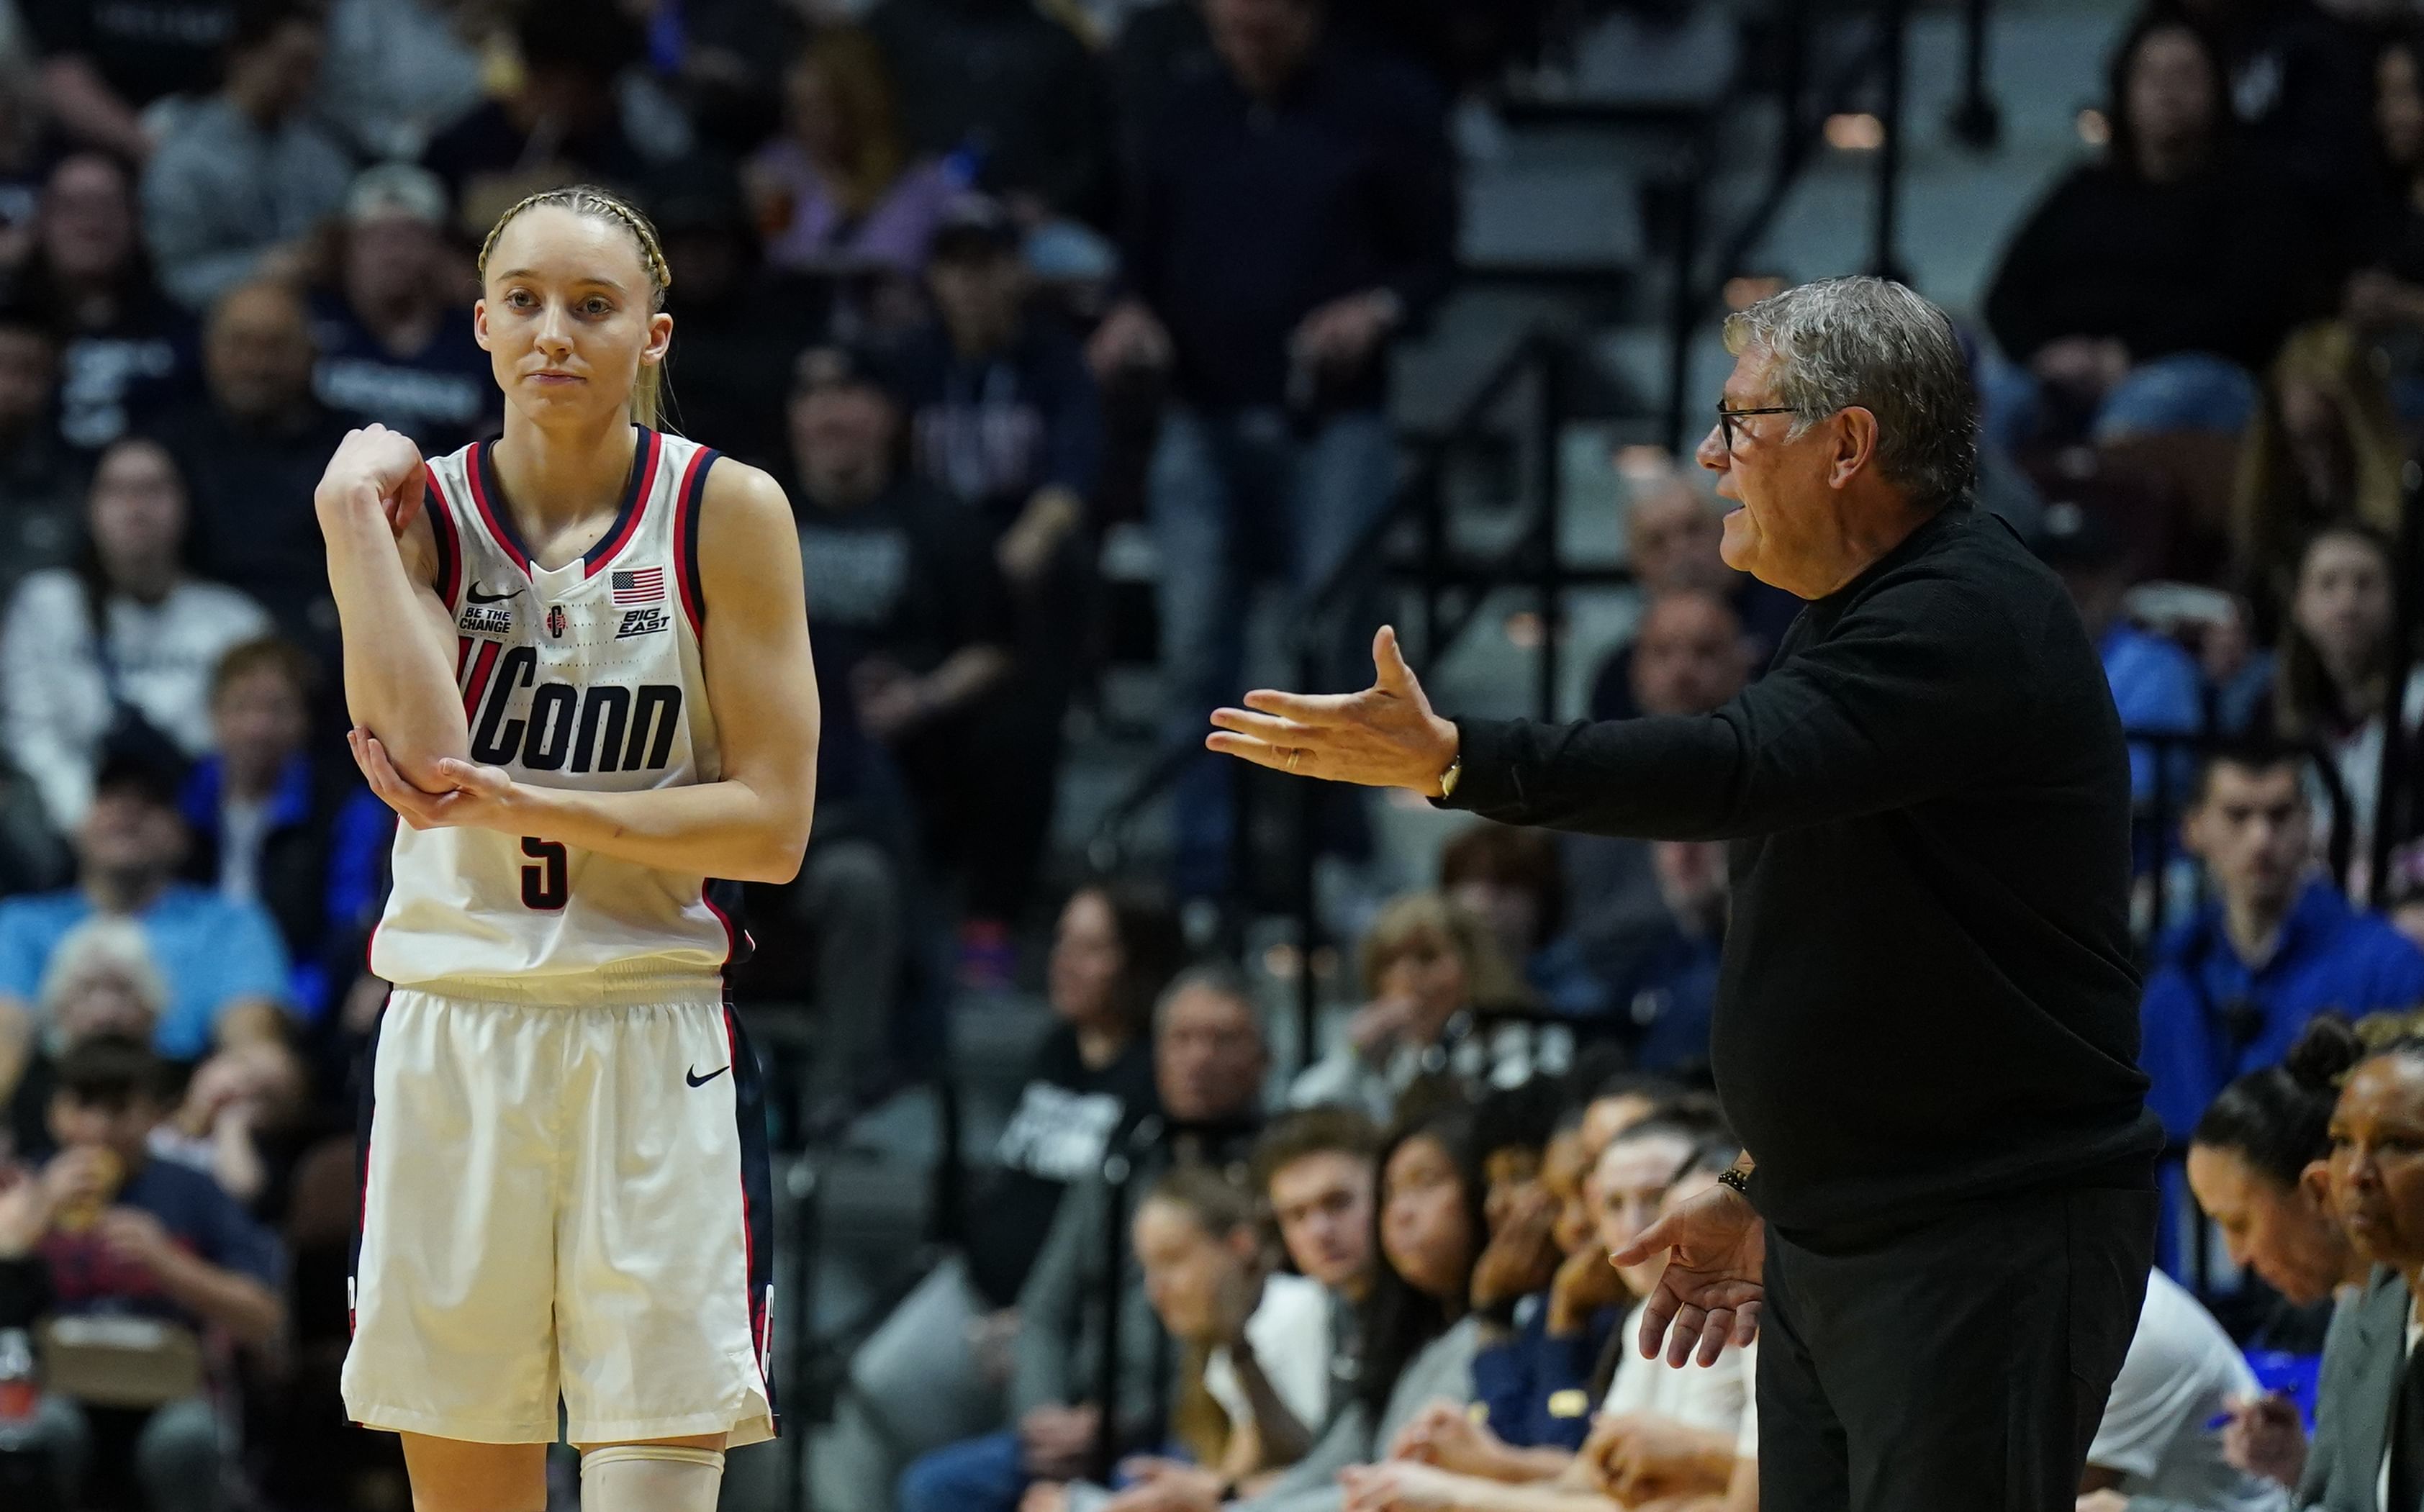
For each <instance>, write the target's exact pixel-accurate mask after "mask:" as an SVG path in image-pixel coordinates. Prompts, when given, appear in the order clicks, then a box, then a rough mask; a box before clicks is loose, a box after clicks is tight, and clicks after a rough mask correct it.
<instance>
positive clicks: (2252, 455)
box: [2230, 321, 2407, 598]
mask: <svg viewBox="0 0 2424 1512" xmlns="http://www.w3.org/2000/svg"><path fill="white" fill-rule="evenodd" d="M2406 464H2407V439H2406V438H2405V437H2404V436H2403V435H2402V434H2400V424H2399V417H2398V416H2397V414H2395V413H2394V412H2393V411H2392V408H2391V399H2390V389H2389V385H2388V384H2387V382H2386V381H2385V380H2384V375H2383V374H2382V373H2381V371H2380V369H2379V365H2378V362H2377V359H2376V358H2375V356H2374V353H2373V350H2372V349H2371V348H2370V347H2368V345H2366V344H2365V343H2364V342H2362V341H2360V340H2359V339H2358V337H2357V333H2356V331H2355V330H2354V328H2353V327H2352V326H2347V325H2344V324H2342V323H2340V322H2337V321H2325V322H2320V323H2318V324H2315V325H2312V326H2300V327H2299V328H2298V329H2297V331H2295V332H2294V333H2292V334H2291V336H2290V337H2289V339H2288V341H2287V342H2283V343H2282V346H2281V355H2280V356H2279V357H2277V358H2273V361H2272V373H2271V374H2270V375H2269V376H2268V377H2267V378H2266V380H2265V384H2264V399H2263V403H2262V404H2261V405H2260V406H2258V407H2257V411H2256V420H2255V422H2254V423H2253V424H2252V425H2250V426H2249V427H2248V431H2247V441H2246V444H2245V445H2244V446H2243V447H2242V448H2241V451H2240V454H2239V478H2238V481H2237V483H2236V484H2235V485H2234V486H2233V487H2232V490H2231V501H2230V548H2231V562H2232V565H2233V567H2234V568H2235V570H2236V571H2237V572H2238V573H2239V575H2240V577H2241V581H2244V582H2245V583H2246V584H2247V585H2248V586H2249V587H2250V588H2251V589H2254V590H2257V591H2259V592H2264V593H2266V594H2268V595H2269V596H2271V597H2275V598H2287V597H2288V596H2289V593H2290V592H2291V591H2292V588H2293V584H2291V583H2290V581H2288V576H2289V575H2288V571H2287V570H2286V569H2287V568H2288V567H2289V566H2290V565H2292V564H2293V563H2295V562H2296V561H2297V558H2298V549H2299V547H2300V546H2301V545H2302V544H2303V543H2304V542H2305V541H2306V540H2308V539H2310V538H2311V537H2312V536H2313V535H2314V534H2315V533H2316V532H2317V531H2319V530H2321V529H2323V528H2324V527H2326V526H2329V525H2334V524H2337V523H2339V522H2340V521H2343V520H2356V521H2359V522H2361V523H2363V524H2365V525H2367V526H2368V527H2370V528H2371V529H2373V530H2376V531H2380V532H2382V533H2384V534H2390V533H2395V532H2397V531H2398V529H2399V512H2400V498H2401V495H2400V486H2401V485H2400V471H2401V470H2403V469H2404V468H2405V467H2406Z"/></svg>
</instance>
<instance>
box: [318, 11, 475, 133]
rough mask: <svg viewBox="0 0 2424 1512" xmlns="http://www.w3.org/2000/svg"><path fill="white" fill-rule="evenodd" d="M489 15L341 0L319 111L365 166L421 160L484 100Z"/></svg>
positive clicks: (331, 15) (332, 23)
mask: <svg viewBox="0 0 2424 1512" xmlns="http://www.w3.org/2000/svg"><path fill="white" fill-rule="evenodd" d="M484 17H485V12H484V11H483V10H481V9H477V8H474V9H470V10H466V9H463V8H457V7H453V6H449V5H445V4H443V3H441V0H335V3H334V4H332V5H330V6H329V8H328V56H327V58H326V60H324V61H323V62H322V63H321V65H320V94H319V99H318V100H317V101H315V102H314V108H315V109H316V110H317V112H318V113H319V114H320V115H321V116H322V117H324V118H325V119H327V121H328V122H329V123H330V124H331V125H333V126H335V127H337V128H338V129H339V130H341V131H343V133H344V135H345V140H346V144H347V145H348V146H349V147H351V148H352V150H353V152H354V155H355V156H356V157H358V158H359V159H361V160H362V161H364V162H369V163H380V162H404V163H409V162H411V161H413V160H414V159H416V158H418V157H420V156H421V154H422V151H423V150H424V149H425V148H427V147H428V145H429V139H430V137H431V136H433V135H436V134H437V132H438V130H439V128H440V127H442V126H444V125H446V124H447V123H448V122H449V121H452V120H454V119H456V118H457V117H459V116H461V115H462V114H463V112H465V111H467V110H469V109H470V108H471V107H472V106H474V105H476V104H478V103H480V95H481V92H482V91H481V82H482V81H481V67H480V65H481V58H480V54H479V50H478V46H477V44H478V43H479V42H480V41H481V40H482V39H481V38H479V37H477V36H475V35H472V31H471V28H472V27H473V26H474V25H476V24H478V23H480V22H481V21H482V20H483V19H484Z"/></svg>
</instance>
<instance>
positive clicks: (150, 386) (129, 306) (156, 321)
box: [25, 279, 201, 452]
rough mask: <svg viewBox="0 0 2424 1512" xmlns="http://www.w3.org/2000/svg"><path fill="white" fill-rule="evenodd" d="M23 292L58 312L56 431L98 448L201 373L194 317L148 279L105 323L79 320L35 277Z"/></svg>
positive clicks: (181, 393) (178, 396) (188, 389)
mask: <svg viewBox="0 0 2424 1512" xmlns="http://www.w3.org/2000/svg"><path fill="white" fill-rule="evenodd" d="M25 297H27V298H29V299H31V300H33V301H35V302H36V306H37V308H49V309H52V310H56V311H58V313H59V316H60V329H59V436H60V438H61V439H63V440H65V441H66V442H67V443H68V444H69V445H70V446H72V447H75V448H78V449H80V450H84V451H88V452H97V451H99V450H100V449H101V448H103V447H104V446H107V445H108V444H109V443H110V442H112V441H114V440H116V439H118V438H120V436H123V435H125V434H126V432H127V431H129V430H130V429H140V428H142V426H143V424H144V423H145V422H147V421H149V420H150V419H151V417H153V416H154V415H156V414H158V413H159V412H160V411H161V410H163V409H166V408H167V407H169V406H172V405H174V404H176V403H177V402H179V401H181V400H183V399H184V398H186V397H188V396H189V395H191V394H192V393H193V392H194V391H195V390H197V388H199V376H200V373H201V348H200V340H199V332H198V331H197V330H196V329H195V326H194V319H193V317H192V316H191V315H188V314H186V313H185V311H184V310H181V309H179V308H178V307H177V306H176V305H175V304H174V303H172V302H170V300H169V298H168V296H167V294H162V293H160V292H159V291H158V290H157V289H154V288H152V287H151V286H150V285H149V284H148V283H147V284H143V285H139V286H137V287H136V288H135V289H134V290H132V291H130V292H129V293H128V294H126V295H125V297H124V299H123V301H122V302H121V305H120V309H119V310H118V314H117V318H116V319H114V320H112V321H111V322H110V323H109V324H108V325H106V326H78V325H75V324H74V323H72V321H70V320H69V319H68V318H67V310H66V309H65V301H64V300H63V299H62V298H61V296H60V295H59V294H57V293H56V291H54V290H51V289H49V288H46V287H45V286H44V285H43V284H42V282H41V280H40V279H29V280H27V287H26V290H25Z"/></svg>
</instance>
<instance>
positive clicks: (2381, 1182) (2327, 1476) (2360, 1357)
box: [2230, 1026, 2424, 1508]
mask: <svg viewBox="0 0 2424 1512" xmlns="http://www.w3.org/2000/svg"><path fill="white" fill-rule="evenodd" d="M2319 1027H2320V1026H2319ZM2336 1039H2337V1043H2336V1049H2335V1051H2334V1052H2333V1054H2332V1057H2331V1060H2332V1061H2333V1063H2334V1065H2335V1070H2334V1071H2333V1073H2332V1074H2334V1075H2336V1076H2339V1077H2343V1078H2344V1079H2342V1080H2341V1083H2340V1090H2339V1095H2338V1098H2337V1100H2336V1104H2335V1106H2334V1107H2333V1111H2332V1119H2331V1138H2332V1153H2331V1157H2330V1162H2329V1180H2330V1186H2331V1194H2332V1203H2333V1207H2334V1209H2335V1210H2336V1212H2337V1213H2338V1214H2339V1217H2340V1221H2341V1223H2342V1224H2343V1225H2344V1226H2345V1227H2346V1228H2347V1230H2348V1233H2349V1237H2350V1239H2351V1240H2352V1243H2353V1244H2354V1245H2355V1247H2356V1249H2357V1250H2358V1251H2359V1252H2360V1253H2362V1254H2363V1255H2364V1256H2365V1257H2366V1258H2367V1259H2368V1260H2369V1261H2370V1262H2371V1263H2372V1265H2373V1267H2374V1268H2373V1272H2372V1275H2371V1277H2370V1279H2369V1280H2368V1281H2367V1283H2366V1286H2365V1289H2364V1291H2363V1292H2362V1293H2360V1294H2358V1295H2356V1296H2353V1297H2350V1298H2349V1299H2348V1300H2347V1301H2346V1302H2344V1303H2343V1304H2342V1305H2341V1306H2340V1308H2339V1309H2338V1311H2337V1312H2336V1313H2334V1314H2333V1317H2332V1326H2331V1335H2330V1338H2329V1339H2328V1341H2327V1342H2326V1343H2325V1344H2324V1345H2323V1365H2322V1382H2321V1387H2320V1392H2319V1393H2318V1395H2317V1399H2316V1404H2315V1425H2316V1428H2315V1436H2314V1440H2313V1442H2312V1443H2311V1444H2310V1443H2309V1442H2308V1441H2307V1440H2306V1435H2305V1433H2304V1428H2303V1426H2302V1425H2301V1424H2300V1421H2299V1416H2298V1409H2297V1408H2296V1407H2295V1406H2294V1405H2293V1404H2291V1403H2289V1402H2288V1401H2286V1400H2284V1399H2281V1398H2278V1397H2267V1398H2263V1399H2261V1400H2260V1401H2258V1402H2256V1403H2252V1404H2246V1405H2243V1406H2242V1407H2241V1408H2240V1409H2238V1410H2237V1411H2235V1412H2234V1413H2233V1416H2234V1418H2235V1419H2236V1420H2237V1421H2236V1422H2234V1423H2233V1424H2231V1428H2230V1432H2231V1435H2232V1437H2233V1438H2234V1439H2235V1440H2237V1442H2236V1445H2235V1447H2236V1449H2237V1451H2238V1452H2237V1453H2236V1454H2235V1455H2234V1456H2233V1457H2234V1459H2236V1461H2237V1462H2238V1463H2239V1464H2240V1466H2241V1468H2242V1469H2246V1470H2249V1471H2252V1472H2256V1473H2258V1474H2262V1475H2265V1476H2268V1477H2269V1478H2271V1479H2272V1480H2276V1481H2279V1482H2280V1483H2282V1484H2283V1485H2286V1486H2292V1487H2294V1488H2295V1490H2294V1491H2293V1492H2292V1501H2293V1504H2295V1505H2297V1506H2300V1507H2314V1508H2324V1507H2336V1506H2384V1507H2391V1506H2405V1505H2407V1504H2409V1503H2410V1502H2424V1464H2418V1463H2417V1462H2416V1460H2417V1456H2416V1454H2415V1453H2414V1449H2415V1444H2414V1442H2413V1437H2412V1435H2410V1434H2408V1433H2405V1432H2401V1431H2400V1430H2399V1421H2400V1415H2399V1407H2400V1397H2401V1396H2402V1395H2403V1394H2404V1393H2403V1391H2402V1388H2401V1385H2400V1383H2401V1380H2402V1379H2403V1377H2404V1376H2405V1374H2406V1369H2407V1361H2408V1357H2409V1355H2410V1354H2411V1352H2412V1351H2411V1350H2410V1347H2409V1345H2408V1343H2407V1334H2408V1331H2409V1329H2411V1328H2413V1327H2414V1324H2415V1318H2414V1302H2413V1298H2414V1297H2416V1296H2418V1295H2424V1294H2419V1293H2418V1291H2417V1289H2416V1286H2417V1281H2418V1279H2419V1274H2424V1241H2419V1240H2418V1239H2417V1238H2416V1235H2418V1234H2424V1202H2419V1201H2418V1193H2417V1190H2416V1186H2415V1185H2414V1184H2413V1183H2412V1182H2410V1181H2409V1180H2407V1179H2406V1176H2407V1170H2406V1162H2407V1160H2408V1159H2409V1158H2410V1157H2409V1156H2408V1155H2407V1154H2406V1143H2407V1138H2408V1131H2410V1130H2412V1129H2414V1128H2415V1127H2416V1125H2417V1124H2418V1123H2419V1122H2424V1041H2417V1040H2416V1039H2413V1038H2403V1039H2400V1040H2398V1041H2395V1042H2392V1043H2391V1044H2389V1045H2386V1046H2384V1047H2382V1048H2380V1049H2377V1050H2374V1051H2372V1052H2371V1053H2369V1054H2368V1052H2367V1050H2366V1048H2365V1046H2364V1045H2363V1043H2362V1042H2359V1041H2358V1040H2357V1039H2356V1037H2355V1036H2354V1035H2352V1034H2350V1033H2347V1032H2346V1031H2345V1030H2344V1029H2343V1030H2342V1031H2340V1032H2339V1033H2338V1035H2337V1036H2336ZM2317 1069H2318V1070H2321V1069H2322V1059H2321V1058H2320V1057H2319V1058H2318V1062H2317Z"/></svg>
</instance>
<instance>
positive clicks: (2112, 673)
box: [2035, 503, 2206, 807]
mask: <svg viewBox="0 0 2424 1512" xmlns="http://www.w3.org/2000/svg"><path fill="white" fill-rule="evenodd" d="M2035 545H2036V553H2037V556H2038V557H2039V559H2040V560H2042V561H2043V562H2044V563H2045V564H2046V565H2048V566H2049V567H2051V568H2053V569H2054V571H2055V572H2057V573H2058V574H2060V575H2061V577H2062V585H2063V586H2064V587H2065V588H2066V589H2068V590H2069V592H2070V597H2071V602H2073V603H2075V604H2077V605H2078V606H2079V616H2080V618H2081V619H2083V620H2085V621H2086V622H2087V633H2088V634H2089V635H2090V636H2092V637H2093V638H2094V639H2095V641H2096V650H2097V656H2098V657H2099V658H2101V659H2102V661H2103V662H2104V680H2105V681H2106V682H2108V683H2110V684H2111V685H2112V688H2113V705H2114V707H2115V708H2118V709H2119V710H2120V711H2121V727H2122V728H2123V729H2125V730H2128V731H2130V732H2131V733H2133V734H2136V733H2142V732H2143V733H2147V734H2170V735H2193V734H2195V733H2196V732H2198V731H2199V730H2202V729H2203V728H2205V724H2206V717H2205V684H2204V679H2203V677H2202V676H2201V675H2200V674H2199V673H2198V671H2197V664H2196V661H2195V659H2193V657H2191V656H2190V655H2189V654H2188V652H2187V651H2186V650H2185V649H2184V648H2182V647H2181V646H2180V645H2179V644H2178V643H2177V642H2175V641H2172V640H2170V639H2169V638H2167V637H2164V636H2161V635H2157V634H2155V633H2154V632H2152V631H2151V630H2147V629H2141V628H2140V627H2139V626H2137V625H2135V624H2133V623H2131V621H2130V620H2129V617H2128V616H2127V615H2125V614H2123V613H2122V612H2121V605H2122V599H2123V597H2124V596H2125V595H2127V594H2128V593H2129V555H2128V553H2127V552H2126V551H2125V550H2123V549H2122V546H2121V543H2120V541H2119V540H2117V539H2116V538H2115V537H2114V535H2113V530H2112V527H2111V526H2109V525H2107V524H2106V523H2105V521H2104V519H2103V517H2101V516H2098V515H2097V514H2094V513H2092V512H2090V511H2088V510H2085V509H2082V508H2081V507H2080V506H2079V505H2077V504H2073V503H2054V504H2049V505H2048V506H2046V513H2045V521H2044V523H2043V525H2042V526H2040V527H2039V530H2038V533H2037V536H2036V542H2035ZM2155 761H2156V751H2155V748H2154V747H2153V746H2151V745H2149V744H2145V743H2142V742H2140V741H2135V740H2133V741H2131V742H2130V744H2129V797H2130V800H2131V801H2132V802H2133V803H2134V804H2137V805H2138V806H2140V807H2144V806H2145V804H2148V803H2149V802H2151V801H2152V800H2153V798H2154V794H2155ZM2170 765H2171V773H2172V791H2173V793H2174V794H2175V795H2177V793H2178V791H2179V789H2180V788H2183V787H2185V786H2187V784H2188V782H2189V780H2190V778H2191V775H2192V773H2193V770H2194V766H2195V757H2194V756H2193V754H2191V753H2190V752H2189V751H2187V750H2185V749H2181V750H2178V751H2176V752H2175V753H2174V754H2173V756H2172V757H2171V763H2170Z"/></svg>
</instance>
